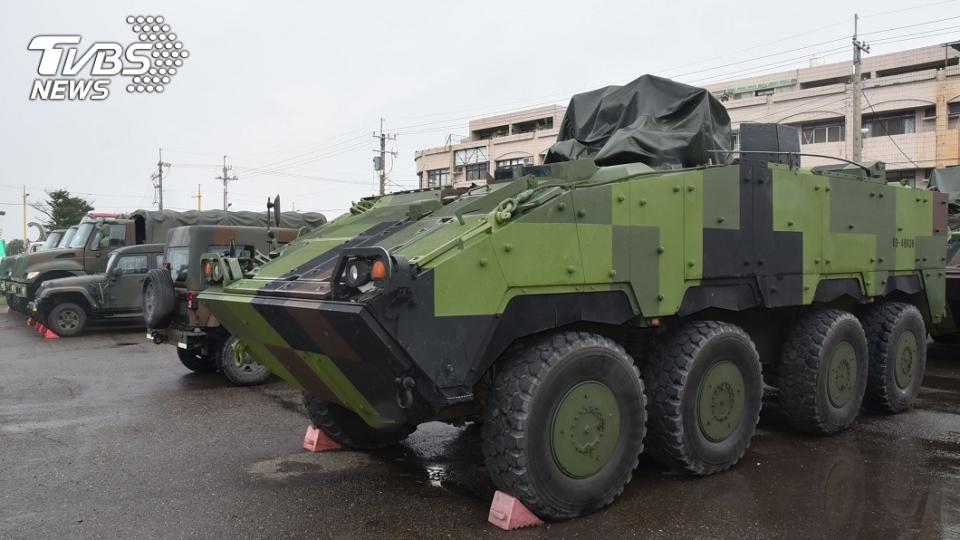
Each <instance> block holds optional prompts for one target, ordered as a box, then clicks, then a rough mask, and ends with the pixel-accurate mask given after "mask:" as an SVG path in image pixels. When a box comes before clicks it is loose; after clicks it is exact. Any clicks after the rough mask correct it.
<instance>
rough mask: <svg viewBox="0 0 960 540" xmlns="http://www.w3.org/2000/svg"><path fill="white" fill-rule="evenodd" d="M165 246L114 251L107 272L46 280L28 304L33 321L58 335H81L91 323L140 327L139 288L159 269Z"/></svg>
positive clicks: (108, 262) (158, 245) (141, 317)
mask: <svg viewBox="0 0 960 540" xmlns="http://www.w3.org/2000/svg"><path fill="white" fill-rule="evenodd" d="M162 258H163V244H143V245H139V246H128V247H125V248H120V249H117V250H115V251H114V252H113V253H111V254H110V259H109V260H108V261H107V268H106V272H104V273H103V274H93V275H86V276H74V277H66V278H60V279H51V280H47V281H44V282H43V283H41V284H40V287H39V288H38V289H37V294H36V298H35V299H34V300H33V301H31V302H30V303H29V304H28V307H29V312H30V313H32V314H33V316H34V318H36V319H38V320H40V321H42V322H44V324H46V325H47V327H49V328H50V329H52V330H53V331H54V332H55V333H56V334H57V335H59V336H62V337H72V336H76V335H79V334H80V333H82V332H83V331H84V329H86V327H87V326H88V324H90V323H107V322H110V323H111V324H124V325H140V324H142V323H143V304H142V303H141V297H140V288H141V287H142V286H143V279H144V278H145V277H146V275H147V272H148V271H150V270H151V269H155V268H159V267H160V263H161V260H162Z"/></svg>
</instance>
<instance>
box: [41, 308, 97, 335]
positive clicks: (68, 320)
mask: <svg viewBox="0 0 960 540" xmlns="http://www.w3.org/2000/svg"><path fill="white" fill-rule="evenodd" d="M47 326H48V327H49V328H50V329H52V330H53V331H54V332H55V333H56V334H57V335H58V336H60V337H73V336H76V335H78V334H80V332H83V329H84V327H86V326H87V312H86V310H84V309H83V308H82V307H81V306H78V305H77V304H74V303H72V302H62V303H60V304H57V305H56V306H54V308H53V309H51V310H50V314H49V315H48V316H47Z"/></svg>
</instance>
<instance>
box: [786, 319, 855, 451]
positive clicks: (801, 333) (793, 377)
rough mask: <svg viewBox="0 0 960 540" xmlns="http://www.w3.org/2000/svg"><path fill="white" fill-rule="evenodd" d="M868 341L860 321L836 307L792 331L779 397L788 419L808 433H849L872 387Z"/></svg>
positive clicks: (803, 322)
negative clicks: (867, 390) (868, 366)
mask: <svg viewBox="0 0 960 540" xmlns="http://www.w3.org/2000/svg"><path fill="white" fill-rule="evenodd" d="M867 351H868V349H867V338H866V336H865V335H864V332H863V327H862V326H860V321H858V320H857V318H856V317H854V316H853V315H852V314H850V313H847V312H846V311H840V310H837V309H824V310H819V311H813V312H811V313H808V314H806V315H804V316H803V317H801V318H800V319H799V320H798V321H797V322H796V323H795V324H794V326H793V328H792V329H791V330H790V333H789V335H788V336H787V341H786V342H785V343H784V345H783V352H782V354H781V356H780V366H779V381H780V399H781V403H782V405H783V411H784V414H785V415H786V418H787V421H788V422H789V423H790V424H791V425H792V426H793V427H794V428H796V429H798V430H800V431H804V432H807V433H815V434H828V433H836V432H838V431H842V430H844V429H846V428H847V427H848V426H849V425H850V424H851V423H853V420H854V419H855V418H856V417H857V412H859V411H860V405H861V403H862V402H863V393H864V390H865V388H866V386H867V361H868V352H867Z"/></svg>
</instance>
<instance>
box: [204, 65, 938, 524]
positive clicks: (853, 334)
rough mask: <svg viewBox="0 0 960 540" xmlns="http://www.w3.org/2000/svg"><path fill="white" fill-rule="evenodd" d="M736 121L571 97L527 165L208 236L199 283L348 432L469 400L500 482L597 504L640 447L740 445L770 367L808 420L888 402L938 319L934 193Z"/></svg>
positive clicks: (789, 404) (567, 507) (673, 92)
mask: <svg viewBox="0 0 960 540" xmlns="http://www.w3.org/2000/svg"><path fill="white" fill-rule="evenodd" d="M740 141H741V142H740V145H741V147H740V150H739V151H737V152H733V151H731V146H730V143H731V137H730V127H729V118H728V116H727V114H726V111H725V110H724V108H723V106H722V104H721V103H720V102H719V101H718V100H717V99H715V98H714V97H713V96H712V95H711V94H710V93H709V92H707V91H705V90H702V89H698V88H693V87H690V86H686V85H682V84H677V83H674V82H671V81H668V80H666V79H661V78H657V77H652V76H644V77H641V78H640V79H638V80H636V81H634V82H633V83H630V84H628V85H626V86H623V87H617V86H612V87H607V88H603V89H600V90H597V91H593V92H588V93H585V94H580V95H577V96H574V98H573V99H572V101H571V103H570V106H569V107H568V108H567V111H566V116H565V118H564V120H563V123H562V124H561V127H560V132H559V137H558V142H557V143H556V144H555V145H554V146H553V147H551V148H550V150H549V152H548V154H547V163H546V164H545V165H542V166H535V167H525V168H524V169H523V170H522V175H521V176H520V177H518V178H513V179H506V178H505V179H502V180H500V181H497V182H494V183H493V184H491V185H488V186H485V187H481V188H476V189H473V190H470V191H469V192H467V193H465V194H464V195H462V196H460V197H459V198H457V199H456V200H453V201H450V202H448V203H447V204H445V205H442V204H440V203H439V202H438V203H436V204H434V205H432V206H421V207H420V212H416V213H410V214H401V215H397V214H389V215H388V214H387V213H386V212H385V211H384V210H385V209H384V208H382V207H381V205H380V204H373V205H372V206H371V207H370V208H368V209H367V210H366V211H365V212H363V213H360V214H359V215H351V216H346V217H344V218H339V219H337V220H334V221H333V222H331V223H330V224H328V225H327V226H326V227H324V228H323V229H321V230H320V231H318V234H317V235H316V237H315V238H314V239H313V242H312V243H311V244H309V245H305V246H303V247H302V248H301V249H299V250H297V251H294V252H290V253H284V254H283V255H282V256H280V257H279V258H277V259H275V260H273V261H271V262H270V263H267V264H265V265H263V266H262V267H260V268H259V270H258V271H257V272H256V273H253V274H243V273H241V272H237V271H236V270H235V269H236V267H237V263H236V261H235V260H233V259H231V258H229V257H223V256H211V257H209V258H207V259H206V261H207V262H209V263H210V264H211V265H212V266H213V268H214V269H215V270H214V271H213V272H212V273H211V274H210V277H209V278H208V281H209V282H211V284H214V283H215V284H217V285H218V286H216V287H213V286H211V287H210V288H208V289H207V290H206V291H204V292H203V293H202V294H201V296H200V298H201V301H202V302H205V303H206V304H207V305H208V306H209V308H210V310H211V311H212V312H213V314H214V316H216V317H217V318H218V319H219V321H220V322H221V324H222V325H223V326H224V327H225V328H227V329H228V330H229V331H230V332H231V333H232V334H234V335H235V336H237V337H238V338H239V340H240V341H241V342H242V343H243V344H244V345H245V346H246V347H247V348H248V350H249V351H250V352H251V353H252V354H253V355H254V356H255V357H256V358H257V359H258V361H260V363H262V364H263V365H264V366H266V367H267V369H269V370H270V371H272V372H273V373H275V374H277V375H278V376H280V377H282V378H283V379H285V380H287V381H289V382H290V383H291V384H293V385H295V386H297V387H299V388H301V389H302V390H303V391H304V402H305V405H306V408H307V411H308V413H309V414H310V416H311V418H312V421H313V423H314V425H315V426H316V427H318V428H320V429H321V430H323V431H324V432H325V433H326V435H328V436H329V437H330V438H332V439H334V440H336V441H338V442H339V443H341V444H343V445H344V446H347V447H351V448H357V449H371V448H376V447H380V446H384V445H388V444H394V443H397V442H398V441H401V440H403V439H404V438H405V437H407V436H408V435H409V434H410V433H411V432H413V431H414V430H415V429H416V427H417V425H419V424H421V423H423V422H427V421H432V420H444V421H449V422H462V421H469V420H473V419H479V420H481V421H482V451H483V455H484V459H485V462H486V468H487V471H488V472H489V474H490V475H491V477H492V479H493V481H494V483H495V485H496V486H497V488H498V489H500V490H502V491H505V492H507V493H509V494H512V495H514V496H516V497H517V498H519V499H520V500H521V501H522V502H523V503H524V504H525V505H526V506H527V507H528V508H530V509H531V510H532V511H533V512H534V513H536V514H537V515H538V516H540V517H542V518H545V519H565V518H571V517H574V516H577V515H581V514H584V513H588V512H592V511H595V510H598V509H600V508H603V507H604V506H606V505H608V504H610V503H611V502H612V501H613V500H614V499H615V498H616V497H617V496H618V495H619V494H620V493H621V492H622V490H623V488H624V486H625V484H626V483H627V482H628V481H629V480H630V477H631V473H632V471H633V469H634V468H635V467H636V466H637V463H638V457H639V455H640V454H641V452H644V451H646V452H648V454H649V455H650V456H652V457H653V458H654V459H656V460H657V461H659V462H661V463H663V464H664V465H666V466H668V467H671V468H675V469H677V470H680V471H685V472H687V473H689V474H693V475H706V474H712V473H717V472H720V471H723V470H726V469H728V468H730V467H732V466H734V465H736V464H737V463H738V462H739V461H740V460H741V458H742V457H743V455H744V454H745V452H746V451H747V449H748V447H749V446H750V442H751V440H752V437H753V435H754V432H755V428H756V425H757V422H758V418H759V414H760V409H761V405H762V401H761V398H762V395H763V388H764V387H763V385H764V383H766V384H769V385H771V386H773V387H776V388H777V389H778V395H779V401H780V406H781V408H782V411H783V414H784V416H785V418H786V419H787V421H788V422H789V423H790V425H792V426H793V427H794V428H796V429H797V430H798V431H801V432H804V433H812V434H820V435H825V434H832V433H837V432H840V431H843V430H844V429H846V428H847V427H848V426H850V424H851V423H852V422H853V421H854V420H855V418H856V416H857V414H858V412H859V411H860V408H861V404H865V405H867V406H869V407H870V408H872V409H875V410H878V411H882V412H886V413H898V412H902V411H905V410H907V409H908V408H909V407H910V406H911V404H912V402H913V401H914V399H915V397H916V396H917V393H918V390H919V387H920V382H921V379H922V377H923V372H924V366H925V360H926V348H925V346H924V345H925V341H926V335H927V327H928V326H930V325H934V324H937V323H939V322H941V321H942V320H943V317H944V313H945V309H944V267H943V256H944V249H945V244H946V239H947V223H946V197H945V196H944V195H943V194H940V193H932V192H928V191H922V190H917V189H912V188H910V187H907V186H904V185H900V184H899V183H888V182H887V181H886V180H885V171H884V166H883V164H882V163H876V162H874V163H852V162H847V161H845V160H841V163H840V165H839V166H821V167H813V168H804V167H801V166H800V159H801V157H802V155H801V153H800V152H799V137H798V134H797V133H796V131H795V130H794V129H793V128H789V127H786V126H776V125H760V124H741V126H740ZM341 231H349V232H348V234H344V233H342V232H341ZM344 237H349V241H347V239H346V238H344Z"/></svg>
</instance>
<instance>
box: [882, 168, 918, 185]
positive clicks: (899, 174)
mask: <svg viewBox="0 0 960 540" xmlns="http://www.w3.org/2000/svg"><path fill="white" fill-rule="evenodd" d="M916 181H917V170H916V169H900V170H896V171H887V182H903V183H905V184H909V185H913V184H914V183H915V182H916Z"/></svg>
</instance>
